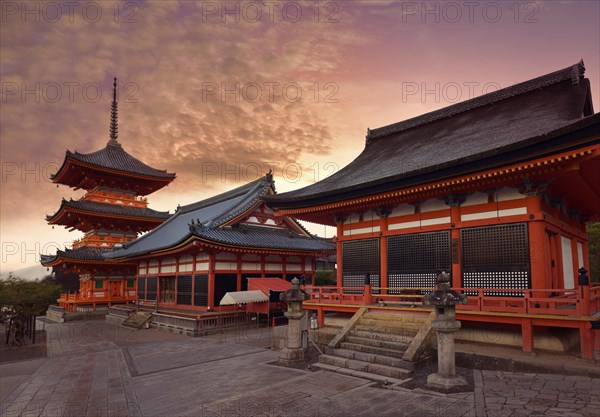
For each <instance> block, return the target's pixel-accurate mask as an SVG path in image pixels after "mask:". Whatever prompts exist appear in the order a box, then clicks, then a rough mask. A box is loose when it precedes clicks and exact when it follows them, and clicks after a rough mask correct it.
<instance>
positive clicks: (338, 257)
mask: <svg viewBox="0 0 600 417" xmlns="http://www.w3.org/2000/svg"><path fill="white" fill-rule="evenodd" d="M342 236H344V223H343V221H338V223H337V242H336V251H335V252H336V266H337V279H336V281H337V287H338V288H341V287H343V286H344V280H343V268H344V265H343V262H342V256H343V253H342V241H341V239H342Z"/></svg>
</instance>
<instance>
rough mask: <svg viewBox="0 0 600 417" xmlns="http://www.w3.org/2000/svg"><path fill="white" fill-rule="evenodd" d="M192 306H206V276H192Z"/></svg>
mask: <svg viewBox="0 0 600 417" xmlns="http://www.w3.org/2000/svg"><path fill="white" fill-rule="evenodd" d="M194 305H195V306H204V307H206V306H208V274H201V275H194Z"/></svg>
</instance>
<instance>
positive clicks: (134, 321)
mask: <svg viewBox="0 0 600 417" xmlns="http://www.w3.org/2000/svg"><path fill="white" fill-rule="evenodd" d="M151 318H152V313H148V312H146V311H141V310H138V311H135V312H133V313H131V314H130V315H129V317H127V318H126V319H125V320H124V321H123V323H121V324H122V325H123V326H127V327H133V328H136V329H141V328H142V327H144V325H145V324H146V323H147V322H149V321H150V319H151Z"/></svg>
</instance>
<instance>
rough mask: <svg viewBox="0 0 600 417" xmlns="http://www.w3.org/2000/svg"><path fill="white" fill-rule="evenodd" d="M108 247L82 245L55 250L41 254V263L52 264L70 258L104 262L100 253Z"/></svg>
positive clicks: (72, 259) (76, 260) (79, 260)
mask: <svg viewBox="0 0 600 417" xmlns="http://www.w3.org/2000/svg"><path fill="white" fill-rule="evenodd" d="M107 250H109V249H104V248H92V247H89V246H82V247H80V248H77V249H65V250H57V251H56V255H41V263H42V265H44V266H53V265H54V264H56V263H57V262H59V261H61V260H71V261H75V262H104V258H103V257H102V254H103V253H105V252H106V251H107Z"/></svg>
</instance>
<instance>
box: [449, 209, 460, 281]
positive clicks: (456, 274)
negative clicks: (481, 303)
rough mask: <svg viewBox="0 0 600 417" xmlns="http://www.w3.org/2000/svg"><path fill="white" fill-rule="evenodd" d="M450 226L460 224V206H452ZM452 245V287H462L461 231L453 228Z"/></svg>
mask: <svg viewBox="0 0 600 417" xmlns="http://www.w3.org/2000/svg"><path fill="white" fill-rule="evenodd" d="M450 224H451V225H457V224H460V206H459V205H458V204H456V205H452V206H450ZM450 245H451V248H452V253H451V257H452V287H453V288H461V287H462V270H461V268H460V229H457V228H456V227H452V229H450Z"/></svg>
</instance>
